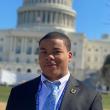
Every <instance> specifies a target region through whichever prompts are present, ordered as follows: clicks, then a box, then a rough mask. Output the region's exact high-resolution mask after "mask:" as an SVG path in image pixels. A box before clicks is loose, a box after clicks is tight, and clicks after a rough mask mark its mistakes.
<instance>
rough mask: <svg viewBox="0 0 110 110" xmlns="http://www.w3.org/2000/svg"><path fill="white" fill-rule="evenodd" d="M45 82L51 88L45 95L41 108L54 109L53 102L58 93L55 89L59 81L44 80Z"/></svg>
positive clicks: (44, 109)
mask: <svg viewBox="0 0 110 110" xmlns="http://www.w3.org/2000/svg"><path fill="white" fill-rule="evenodd" d="M45 84H46V86H47V87H48V88H49V89H50V90H51V92H50V94H49V95H48V96H47V98H46V101H45V102H44V106H43V109H42V110H55V108H56V107H55V102H56V98H57V95H58V94H57V90H58V88H59V85H60V82H55V83H50V82H48V81H45Z"/></svg>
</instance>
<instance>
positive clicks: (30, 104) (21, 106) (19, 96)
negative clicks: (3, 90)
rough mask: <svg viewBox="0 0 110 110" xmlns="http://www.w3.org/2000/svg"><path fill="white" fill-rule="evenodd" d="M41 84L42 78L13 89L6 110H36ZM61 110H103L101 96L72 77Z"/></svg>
mask: <svg viewBox="0 0 110 110" xmlns="http://www.w3.org/2000/svg"><path fill="white" fill-rule="evenodd" d="M39 83H40V77H38V78H35V79H33V80H31V81H28V82H26V83H24V84H21V85H18V86H16V87H14V88H12V90H11V93H10V96H9V99H8V103H7V107H6V110H36V93H37V90H38V86H39ZM59 110H103V108H102V99H101V95H100V94H99V93H97V92H96V91H94V90H92V89H89V88H87V87H86V86H85V85H83V83H81V82H80V81H78V80H75V79H74V78H73V77H72V75H71V76H70V78H69V81H68V83H67V88H66V91H65V93H64V97H63V100H62V102H61V105H60V109H59Z"/></svg>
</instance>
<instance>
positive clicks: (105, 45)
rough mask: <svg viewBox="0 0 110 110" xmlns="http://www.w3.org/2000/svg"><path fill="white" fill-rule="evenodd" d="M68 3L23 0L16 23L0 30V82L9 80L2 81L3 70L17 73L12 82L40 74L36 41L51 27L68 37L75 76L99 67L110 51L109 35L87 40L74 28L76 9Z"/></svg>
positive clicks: (79, 76) (16, 82) (49, 0)
mask: <svg viewBox="0 0 110 110" xmlns="http://www.w3.org/2000/svg"><path fill="white" fill-rule="evenodd" d="M71 4H72V0H23V5H22V6H21V7H20V8H19V9H18V19H17V27H16V28H15V29H8V30H0V83H8V84H9V82H7V79H8V77H6V79H4V80H3V81H2V78H3V74H4V75H5V72H6V74H7V73H9V74H10V76H11V73H12V76H13V73H14V74H15V75H16V77H15V76H14V77H12V78H16V80H15V79H14V81H13V84H18V83H21V82H24V81H26V80H29V79H32V78H34V77H35V76H38V75H39V73H40V72H41V70H40V67H39V65H38V50H39V49H38V41H39V39H40V38H41V37H43V36H44V35H45V34H47V33H48V32H51V31H60V32H64V33H65V34H67V35H68V36H69V37H70V39H71V42H72V52H73V61H72V62H71V64H70V70H71V72H72V73H73V74H74V75H75V77H77V78H79V79H83V78H84V74H83V73H80V72H82V71H85V72H86V71H88V70H98V69H100V68H101V66H102V64H103V62H104V59H105V57H106V55H108V54H110V39H109V37H107V35H105V37H104V38H103V39H102V40H100V41H89V40H88V39H87V36H86V35H85V34H84V33H77V32H75V17H76V12H75V11H74V10H73V9H72V6H71ZM106 39H107V40H106ZM4 71H5V72H4ZM12 80H13V79H12Z"/></svg>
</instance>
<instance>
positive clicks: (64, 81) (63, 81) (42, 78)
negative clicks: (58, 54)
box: [41, 71, 70, 85]
mask: <svg viewBox="0 0 110 110" xmlns="http://www.w3.org/2000/svg"><path fill="white" fill-rule="evenodd" d="M69 77H70V72H69V71H68V73H67V74H66V75H65V76H63V77H62V78H60V79H59V80H56V81H59V82H60V83H61V85H63V84H65V83H66V82H67V81H68V79H69ZM45 80H48V79H47V78H46V77H45V76H44V75H43V74H41V82H42V83H43V82H44V81H45ZM48 81H49V80H48ZM56 81H55V82H56ZM50 82H51V81H50Z"/></svg>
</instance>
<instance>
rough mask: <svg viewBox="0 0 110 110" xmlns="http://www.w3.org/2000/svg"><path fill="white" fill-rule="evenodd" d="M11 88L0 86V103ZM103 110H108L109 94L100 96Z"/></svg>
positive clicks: (109, 105)
mask: <svg viewBox="0 0 110 110" xmlns="http://www.w3.org/2000/svg"><path fill="white" fill-rule="evenodd" d="M10 90H11V87H8V86H0V102H7V99H8V96H9V93H10ZM102 101H103V107H104V110H110V94H102Z"/></svg>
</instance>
